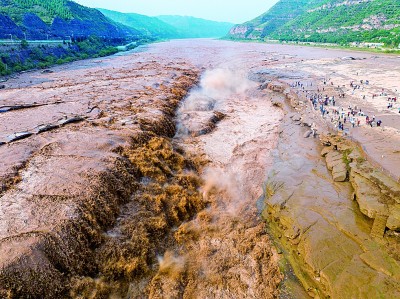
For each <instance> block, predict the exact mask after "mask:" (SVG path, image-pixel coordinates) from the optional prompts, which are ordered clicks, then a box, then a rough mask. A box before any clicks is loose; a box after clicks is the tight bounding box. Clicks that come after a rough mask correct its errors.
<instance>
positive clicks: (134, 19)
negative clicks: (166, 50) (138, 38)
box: [98, 8, 180, 38]
mask: <svg viewBox="0 0 400 299" xmlns="http://www.w3.org/2000/svg"><path fill="white" fill-rule="evenodd" d="M98 10H99V11H100V12H101V13H103V14H104V15H105V16H106V17H108V18H110V19H111V20H114V21H115V22H118V23H121V24H123V25H126V26H129V27H131V28H135V29H137V30H139V31H141V32H142V33H143V34H145V35H147V36H150V37H154V38H177V37H180V34H179V33H178V30H177V29H176V28H175V27H173V26H171V25H169V24H167V23H165V22H163V21H161V20H159V19H157V18H155V17H148V16H145V15H140V14H136V13H121V12H118V11H113V10H107V9H102V8H98Z"/></svg>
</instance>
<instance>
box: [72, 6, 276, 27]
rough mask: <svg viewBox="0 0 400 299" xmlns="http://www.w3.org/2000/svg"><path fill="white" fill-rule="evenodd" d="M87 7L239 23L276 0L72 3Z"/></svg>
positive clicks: (266, 8)
mask: <svg viewBox="0 0 400 299" xmlns="http://www.w3.org/2000/svg"><path fill="white" fill-rule="evenodd" d="M74 1H75V2H77V3H80V4H82V5H85V6H89V7H96V8H106V9H111V10H116V11H120V12H134V13H139V14H144V15H148V16H157V15H182V16H185V15H186V16H193V17H198V18H203V19H209V20H215V21H226V22H232V23H243V22H245V21H249V20H251V19H253V18H255V17H257V16H259V15H260V14H262V13H264V12H266V11H267V10H268V9H269V8H271V6H272V5H274V4H275V3H276V2H278V0H74Z"/></svg>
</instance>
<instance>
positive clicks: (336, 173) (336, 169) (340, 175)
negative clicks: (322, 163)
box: [332, 162, 347, 182]
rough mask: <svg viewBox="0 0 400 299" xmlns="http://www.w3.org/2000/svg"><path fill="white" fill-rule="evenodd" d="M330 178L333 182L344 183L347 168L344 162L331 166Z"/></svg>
mask: <svg viewBox="0 0 400 299" xmlns="http://www.w3.org/2000/svg"><path fill="white" fill-rule="evenodd" d="M332 177H333V180H334V181H335V182H344V181H345V180H346V179H347V166H346V164H345V163H344V162H341V163H338V164H336V165H335V166H333V169H332Z"/></svg>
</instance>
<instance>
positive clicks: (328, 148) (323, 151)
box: [321, 146, 333, 157]
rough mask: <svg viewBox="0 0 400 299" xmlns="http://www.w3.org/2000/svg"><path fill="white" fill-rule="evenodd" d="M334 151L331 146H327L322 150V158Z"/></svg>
mask: <svg viewBox="0 0 400 299" xmlns="http://www.w3.org/2000/svg"><path fill="white" fill-rule="evenodd" d="M332 150H333V149H332V148H331V147H329V146H326V147H324V148H323V149H322V151H321V157H325V156H326V155H327V154H328V153H329V152H331V151H332Z"/></svg>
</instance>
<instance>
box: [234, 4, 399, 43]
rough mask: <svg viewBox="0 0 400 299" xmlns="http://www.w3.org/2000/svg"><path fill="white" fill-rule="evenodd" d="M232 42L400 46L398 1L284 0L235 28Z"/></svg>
mask: <svg viewBox="0 0 400 299" xmlns="http://www.w3.org/2000/svg"><path fill="white" fill-rule="evenodd" d="M228 37H230V38H233V39H254V40H264V39H278V40H283V41H304V42H307V41H308V42H329V43H339V44H340V43H343V44H344V43H350V42H375V43H383V44H385V45H387V46H391V47H398V45H399V44H400V1H399V0H281V1H279V2H278V3H277V4H275V5H274V6H273V7H272V8H271V9H270V10H269V11H268V12H266V13H264V14H262V15H260V16H259V17H257V18H256V19H254V20H251V21H249V22H246V23H243V24H239V25H236V26H234V27H233V28H232V29H231V30H230V32H229V34H228Z"/></svg>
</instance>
